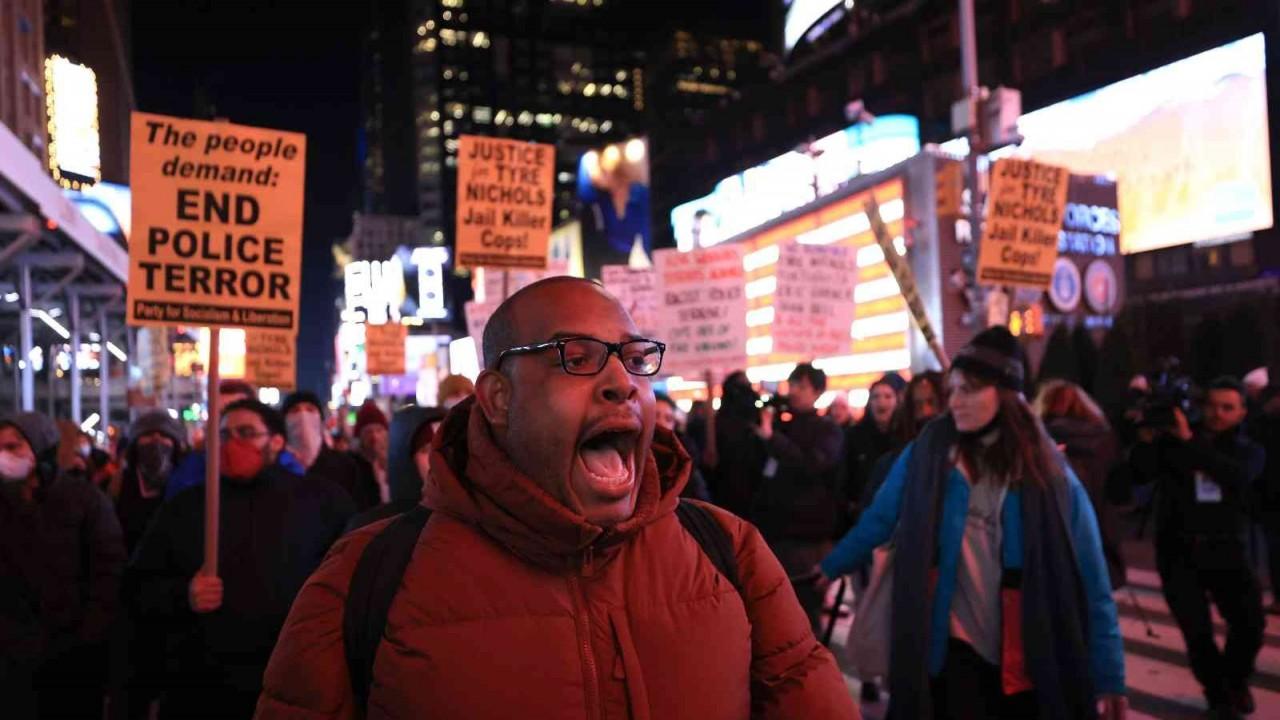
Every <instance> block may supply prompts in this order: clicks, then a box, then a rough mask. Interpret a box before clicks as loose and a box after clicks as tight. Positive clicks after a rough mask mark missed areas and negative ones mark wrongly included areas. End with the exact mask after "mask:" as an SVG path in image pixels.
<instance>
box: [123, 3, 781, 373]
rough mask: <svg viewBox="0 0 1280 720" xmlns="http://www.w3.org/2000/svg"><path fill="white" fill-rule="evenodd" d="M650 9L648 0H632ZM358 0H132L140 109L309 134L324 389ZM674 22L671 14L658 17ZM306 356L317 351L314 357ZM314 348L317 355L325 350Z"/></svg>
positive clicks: (711, 14)
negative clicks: (219, 119)
mask: <svg viewBox="0 0 1280 720" xmlns="http://www.w3.org/2000/svg"><path fill="white" fill-rule="evenodd" d="M632 1H633V2H640V3H642V4H643V5H644V7H645V9H646V11H647V12H649V13H652V9H653V8H654V7H655V4H650V3H651V2H652V0H632ZM365 6H366V2H365V0H339V1H336V2H335V1H331V2H315V1H314V0H310V1H307V2H303V1H302V0H133V2H132V23H131V26H132V38H131V39H132V45H133V63H134V77H135V83H136V93H137V101H138V109H139V110H141V111H144V112H153V113H161V114H167V115H176V116H179V117H196V118H210V117H215V116H216V117H225V118H226V119H227V120H229V121H230V122H234V123H240V124H245V125H258V126H263V127H271V128H278V129H282V130H292V131H296V132H302V133H305V134H306V135H307V187H306V216H305V227H304V231H303V295H302V317H301V332H300V334H299V338H298V340H299V348H298V356H299V358H305V360H304V361H303V362H301V363H300V366H299V369H298V370H299V372H298V383H299V387H300V388H303V389H309V390H314V391H316V392H319V393H320V394H321V396H322V397H323V396H327V395H328V387H329V372H330V369H331V368H330V365H331V364H332V357H333V335H334V331H335V328H334V326H333V318H332V308H333V301H334V298H335V297H336V296H337V294H338V293H340V292H341V287H340V285H339V284H338V283H336V282H332V281H331V280H330V278H331V277H332V274H333V262H332V255H331V253H330V246H331V245H332V243H333V242H334V241H335V240H340V239H343V238H345V237H346V236H347V234H348V233H349V232H350V229H351V213H352V211H353V210H354V209H355V208H356V203H357V201H358V198H359V181H360V174H359V165H358V159H357V146H356V142H357V132H358V128H359V125H360V104H359V100H360V98H359V93H360V40H361V30H362V25H363V21H364V14H365V10H364V8H365ZM769 6H770V2H769V0H711V1H707V2H680V3H664V4H663V5H662V7H663V9H664V10H666V11H677V9H678V12H679V13H680V14H681V16H682V17H681V18H680V20H681V21H685V22H688V24H689V25H691V26H693V27H714V28H716V30H718V31H722V32H727V33H734V34H739V35H755V36H757V37H763V34H762V31H761V30H759V28H760V27H761V26H764V25H766V24H767V21H766V19H765V10H766V8H768V7H769ZM665 19H666V20H667V21H669V22H676V20H675V19H674V18H671V17H667V18H665ZM312 359H314V360H312ZM322 359H323V360H322Z"/></svg>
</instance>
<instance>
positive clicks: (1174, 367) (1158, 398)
mask: <svg viewBox="0 0 1280 720" xmlns="http://www.w3.org/2000/svg"><path fill="white" fill-rule="evenodd" d="M1149 378H1150V381H1151V392H1150V393H1148V394H1144V395H1140V396H1138V398H1137V400H1136V402H1135V404H1134V410H1135V411H1136V415H1137V418H1138V422H1137V424H1138V427H1140V428H1152V429H1156V430H1171V429H1173V428H1174V427H1175V426H1176V425H1177V423H1178V420H1177V417H1176V416H1175V415H1174V410H1181V411H1182V414H1183V415H1185V416H1186V418H1187V423H1188V424H1190V425H1195V424H1196V423H1198V422H1199V421H1200V404H1199V402H1198V401H1197V400H1198V399H1197V397H1196V389H1195V384H1194V383H1193V382H1192V381H1191V378H1190V377H1189V376H1187V375H1186V374H1185V373H1183V372H1182V363H1181V362H1179V360H1178V359H1177V358H1174V357H1171V358H1166V359H1165V360H1163V361H1161V363H1160V367H1159V369H1158V370H1157V371H1156V372H1155V373H1153V374H1152V375H1150V376H1149Z"/></svg>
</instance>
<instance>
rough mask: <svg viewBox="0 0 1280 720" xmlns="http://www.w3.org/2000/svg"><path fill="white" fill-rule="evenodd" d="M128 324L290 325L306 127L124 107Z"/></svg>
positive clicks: (294, 324) (293, 324) (294, 309)
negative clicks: (129, 224)
mask: <svg viewBox="0 0 1280 720" xmlns="http://www.w3.org/2000/svg"><path fill="white" fill-rule="evenodd" d="M131 142H132V150H131V153H130V171H129V180H130V184H131V185H132V190H133V233H132V235H131V236H130V241H129V285H128V298H129V303H128V305H129V323H130V324H132V325H166V324H168V325H174V324H187V325H207V326H211V327H257V328H271V329H276V330H284V331H291V332H297V328H298V298H299V294H300V288H299V282H300V277H301V253H302V190H303V180H304V175H305V164H306V154H307V146H306V142H307V141H306V136H305V135H302V134H300V133H293V132H284V131H281V130H268V129H265V128H256V127H248V126H245V125H233V124H231V123H221V122H206V121H203V120H188V119H182V118H174V117H167V116H164V115H152V114H148V113H137V112H135V113H133V118H132V133H131Z"/></svg>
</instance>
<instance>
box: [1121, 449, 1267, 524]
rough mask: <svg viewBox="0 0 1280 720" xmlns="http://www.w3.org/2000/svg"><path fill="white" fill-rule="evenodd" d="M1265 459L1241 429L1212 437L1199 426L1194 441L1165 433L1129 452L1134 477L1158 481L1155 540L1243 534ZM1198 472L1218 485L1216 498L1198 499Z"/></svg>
mask: <svg viewBox="0 0 1280 720" xmlns="http://www.w3.org/2000/svg"><path fill="white" fill-rule="evenodd" d="M1265 463H1266V452H1265V451H1264V450H1263V449H1262V448H1261V447H1260V446H1259V445H1258V444H1257V443H1255V442H1254V441H1252V440H1250V439H1249V437H1248V436H1246V435H1245V434H1244V432H1243V431H1242V430H1238V429H1237V430H1234V431H1231V432H1227V433H1223V434H1221V435H1218V436H1217V437H1212V438H1211V437H1210V436H1209V435H1207V434H1206V433H1205V432H1203V431H1197V432H1196V433H1195V436H1194V437H1193V438H1192V440H1191V442H1183V441H1182V440H1179V439H1177V438H1175V437H1172V436H1169V435H1163V436H1161V437H1159V438H1157V439H1156V441H1155V442H1149V443H1143V442H1140V443H1137V444H1136V445H1134V446H1133V450H1131V451H1130V453H1129V464H1130V466H1131V467H1132V468H1133V474H1134V478H1135V482H1155V483H1156V527H1157V536H1156V539H1157V545H1161V544H1163V543H1164V542H1167V541H1170V540H1174V539H1176V538H1177V537H1178V536H1184V535H1218V536H1230V535H1236V536H1242V535H1243V534H1244V532H1245V527H1246V525H1247V523H1248V513H1249V510H1250V505H1251V504H1252V503H1253V502H1255V496H1254V492H1253V491H1254V489H1255V483H1256V481H1257V480H1258V478H1259V477H1261V476H1262V471H1263V466H1264V464H1265ZM1198 474H1199V475H1202V476H1203V477H1204V478H1207V479H1208V480H1209V481H1211V482H1212V483H1213V484H1214V485H1216V486H1217V488H1218V492H1219V494H1220V495H1221V497H1220V498H1219V499H1218V500H1216V501H1213V502H1201V501H1199V500H1197V475H1198ZM1202 489H1203V488H1202Z"/></svg>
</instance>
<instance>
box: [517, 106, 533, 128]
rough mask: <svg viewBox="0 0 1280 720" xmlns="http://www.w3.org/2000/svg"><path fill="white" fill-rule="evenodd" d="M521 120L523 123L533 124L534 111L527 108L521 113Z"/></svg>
mask: <svg viewBox="0 0 1280 720" xmlns="http://www.w3.org/2000/svg"><path fill="white" fill-rule="evenodd" d="M519 122H520V124H521V125H526V126H527V125H532V124H533V113H531V112H529V111H528V110H525V111H524V112H522V113H520V117H519Z"/></svg>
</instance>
